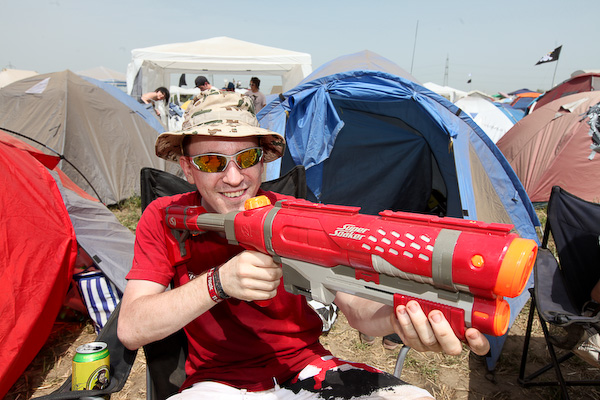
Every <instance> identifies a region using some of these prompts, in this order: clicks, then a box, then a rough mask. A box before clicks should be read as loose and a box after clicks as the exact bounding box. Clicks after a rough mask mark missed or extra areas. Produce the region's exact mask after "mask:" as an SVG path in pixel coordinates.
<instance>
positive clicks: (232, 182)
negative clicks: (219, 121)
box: [179, 136, 263, 214]
mask: <svg viewBox="0 0 600 400" xmlns="http://www.w3.org/2000/svg"><path fill="white" fill-rule="evenodd" d="M256 146H258V139H257V138H256V137H248V138H222V137H221V138H220V137H207V136H193V137H192V139H191V142H190V144H189V145H188V146H187V149H186V150H187V154H188V155H191V156H194V155H198V154H205V153H219V154H225V155H232V154H235V153H237V152H239V151H241V150H245V149H248V148H251V147H256ZM179 163H180V165H181V168H182V169H183V172H184V173H185V176H186V178H187V180H188V182H190V183H192V184H195V185H196V187H197V188H198V191H199V192H200V195H201V196H202V206H203V207H204V208H206V210H207V211H208V212H217V213H220V214H225V213H228V212H230V211H242V210H244V202H245V201H246V200H247V199H249V198H252V197H254V196H256V193H257V192H258V189H259V188H260V183H261V176H262V172H263V163H262V161H260V162H259V163H258V164H256V165H254V166H252V167H250V168H245V169H240V168H239V167H238V166H237V165H236V163H235V162H234V161H233V160H231V161H230V162H229V164H228V165H227V167H226V168H225V170H224V171H223V172H202V171H200V170H198V169H197V168H196V167H195V166H194V165H193V164H192V162H191V159H190V158H189V157H185V156H182V157H180V159H179Z"/></svg>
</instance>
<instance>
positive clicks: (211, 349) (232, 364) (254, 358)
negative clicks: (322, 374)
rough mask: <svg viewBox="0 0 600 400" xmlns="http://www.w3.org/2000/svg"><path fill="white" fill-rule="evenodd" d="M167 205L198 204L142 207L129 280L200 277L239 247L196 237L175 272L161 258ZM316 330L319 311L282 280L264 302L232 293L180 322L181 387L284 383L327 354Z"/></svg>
mask: <svg viewBox="0 0 600 400" xmlns="http://www.w3.org/2000/svg"><path fill="white" fill-rule="evenodd" d="M260 194H265V195H267V196H268V197H269V198H270V200H271V202H272V203H273V204H274V203H275V202H276V201H277V200H279V199H282V198H285V196H282V195H278V194H275V193H272V192H261V193H260ZM171 204H178V205H186V206H190V205H200V195H199V193H198V192H190V193H185V194H181V195H176V196H172V197H161V198H158V199H157V200H155V201H154V202H152V203H151V204H150V205H148V207H147V208H146V209H145V210H144V214H143V215H142V218H141V219H140V221H139V223H138V225H137V228H136V240H135V253H134V259H133V267H132V269H131V271H130V272H129V274H128V275H127V279H136V280H149V281H153V282H157V283H160V284H162V285H165V286H167V285H168V284H169V283H170V282H171V280H174V283H175V286H180V285H181V284H185V282H186V281H187V280H188V276H190V277H192V278H193V277H194V276H197V275H200V274H202V273H203V272H204V271H206V270H207V269H209V268H212V267H215V266H218V265H221V264H223V263H225V262H226V261H227V260H229V259H230V258H231V257H233V256H234V255H236V254H238V253H239V252H241V251H243V250H244V249H243V248H242V247H240V246H232V245H229V244H228V243H227V240H226V239H224V238H222V237H221V236H219V235H218V234H217V233H215V232H208V233H205V234H202V235H198V236H195V237H193V238H192V239H190V240H191V246H190V247H191V252H190V253H191V260H190V261H189V262H187V263H186V264H184V265H183V266H179V267H177V269H178V271H179V273H176V268H174V267H173V266H172V265H171V263H170V262H169V258H168V255H167V254H168V253H167V244H166V241H165V228H164V225H163V215H162V210H163V209H164V208H165V207H166V206H168V205H171ZM182 268H183V270H182ZM182 271H183V272H182ZM186 272H187V274H186ZM180 277H183V278H182V279H180ZM190 301H193V299H190ZM321 329H322V322H321V320H320V318H319V316H318V315H317V314H316V313H315V312H314V311H313V310H312V308H311V307H310V306H309V305H308V303H307V302H306V299H305V298H304V296H300V295H292V294H290V293H288V292H286V291H285V289H284V287H283V284H281V285H280V286H279V289H278V293H277V295H276V296H275V298H274V299H273V301H272V302H271V303H270V304H269V305H268V306H267V307H260V306H258V305H257V304H255V303H254V302H246V301H241V300H237V299H233V298H231V299H227V300H225V301H222V302H221V303H218V304H216V305H215V306H214V307H212V308H211V309H210V310H209V311H207V312H206V313H204V314H202V315H200V316H199V317H198V318H196V319H195V320H194V321H192V322H191V323H190V324H188V325H187V326H186V327H185V332H186V334H187V337H188V350H189V354H188V359H187V361H186V374H187V379H186V381H185V382H184V384H183V385H182V389H185V388H186V387H189V386H191V385H192V384H194V383H196V382H200V381H207V380H209V381H218V382H222V383H225V384H228V385H231V386H234V387H237V388H244V389H247V390H250V391H259V390H267V389H270V388H272V387H273V386H274V382H273V378H275V379H277V382H285V381H286V380H288V379H290V378H291V377H293V376H294V375H296V374H298V373H299V372H300V371H301V370H302V369H303V368H304V367H305V366H306V365H307V364H308V363H310V362H311V361H312V360H314V359H315V358H317V357H320V356H323V355H329V354H330V353H329V352H328V351H327V350H325V348H323V347H322V346H321V344H320V343H319V336H320V334H321Z"/></svg>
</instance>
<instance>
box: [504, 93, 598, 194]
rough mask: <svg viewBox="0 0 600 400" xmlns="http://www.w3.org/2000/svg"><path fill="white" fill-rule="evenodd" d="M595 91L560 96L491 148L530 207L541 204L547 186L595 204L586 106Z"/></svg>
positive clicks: (595, 181)
mask: <svg viewBox="0 0 600 400" xmlns="http://www.w3.org/2000/svg"><path fill="white" fill-rule="evenodd" d="M598 103H600V91H597V92H583V93H578V94H573V95H570V96H566V97H562V98H559V99H557V100H554V101H553V102H550V103H548V104H546V105H545V106H543V107H540V108H538V109H536V111H535V112H534V113H531V114H529V115H526V116H525V117H524V118H523V119H521V120H520V121H519V122H517V123H516V124H515V125H514V126H513V127H512V128H511V129H510V130H509V131H508V132H507V133H506V134H505V135H504V136H503V137H502V138H501V139H500V140H499V141H498V142H497V143H496V145H497V146H498V148H499V149H500V151H502V153H503V154H504V156H505V157H506V159H507V160H508V162H509V163H510V165H511V166H512V168H513V169H514V171H515V172H516V174H517V176H518V177H519V179H520V180H521V182H522V183H523V186H524V187H525V190H526V191H527V194H528V195H529V198H530V199H531V201H532V202H546V201H548V199H549V197H550V191H551V189H552V186H554V185H559V186H561V187H562V188H563V189H565V190H567V191H568V192H570V193H572V194H574V195H576V196H578V197H581V198H583V199H585V200H588V201H600V157H595V158H594V159H592V160H590V159H589V156H590V154H591V153H592V150H591V149H590V145H591V144H592V138H591V137H590V135H589V131H590V125H589V118H587V117H586V114H587V112H588V111H589V109H590V107H591V106H594V105H596V104H598Z"/></svg>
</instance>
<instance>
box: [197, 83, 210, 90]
mask: <svg viewBox="0 0 600 400" xmlns="http://www.w3.org/2000/svg"><path fill="white" fill-rule="evenodd" d="M198 89H200V90H201V91H205V90H208V89H209V84H208V82H204V83H203V84H202V85H200V86H198Z"/></svg>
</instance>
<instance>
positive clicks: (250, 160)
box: [235, 148, 262, 169]
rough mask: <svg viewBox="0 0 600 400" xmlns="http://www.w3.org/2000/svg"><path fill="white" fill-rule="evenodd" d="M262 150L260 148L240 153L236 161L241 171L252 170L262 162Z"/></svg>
mask: <svg viewBox="0 0 600 400" xmlns="http://www.w3.org/2000/svg"><path fill="white" fill-rule="evenodd" d="M261 155H262V150H261V149H260V148H253V149H248V150H246V151H243V152H241V153H239V154H238V155H237V157H236V159H235V161H236V163H237V165H239V167H240V168H241V169H245V168H250V167H252V166H254V165H256V164H258V162H259V161H260V157H261Z"/></svg>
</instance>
